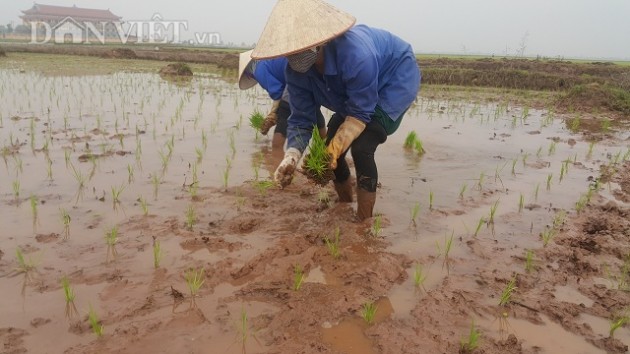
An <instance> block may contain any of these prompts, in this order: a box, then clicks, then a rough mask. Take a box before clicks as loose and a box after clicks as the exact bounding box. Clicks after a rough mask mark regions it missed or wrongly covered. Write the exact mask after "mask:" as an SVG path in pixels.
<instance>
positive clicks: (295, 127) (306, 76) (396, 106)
mask: <svg viewBox="0 0 630 354" xmlns="http://www.w3.org/2000/svg"><path fill="white" fill-rule="evenodd" d="M323 50H324V73H323V75H321V74H320V73H319V72H318V71H317V69H316V68H315V66H313V67H312V68H310V69H309V70H308V71H307V72H306V73H298V72H296V71H294V70H292V69H291V68H290V67H289V66H287V70H286V79H287V85H288V91H289V96H290V97H291V100H290V104H291V116H290V117H289V120H288V130H287V135H288V137H287V138H288V147H294V148H297V149H299V150H300V151H304V150H305V149H306V146H307V145H308V142H309V140H310V137H311V133H312V129H313V125H314V124H315V123H316V114H315V110H316V109H318V108H319V107H320V106H324V107H326V108H328V109H330V110H331V111H334V112H336V113H338V114H341V115H343V116H353V117H356V118H358V119H360V120H362V121H363V122H366V123H369V122H370V121H371V119H372V117H371V116H372V115H373V114H374V111H375V108H376V106H377V105H378V106H379V107H380V108H381V109H382V110H383V111H385V113H387V115H388V116H389V117H390V119H392V120H394V121H396V120H398V119H399V118H400V117H401V116H402V115H403V113H404V112H405V111H406V110H407V109H408V108H409V106H411V104H412V103H413V101H414V100H415V99H416V96H417V95H418V90H419V89H420V69H419V68H418V64H417V62H416V57H415V54H414V52H413V50H412V48H411V45H409V43H407V42H405V41H403V40H402V39H400V38H398V37H397V36H395V35H393V34H391V33H389V32H387V31H384V30H380V29H376V28H371V27H368V26H365V25H357V26H354V27H352V28H351V29H349V30H348V31H346V32H345V33H344V34H343V35H341V36H339V37H337V38H335V39H333V40H331V41H330V42H328V43H327V44H326V45H325V46H324V49H323Z"/></svg>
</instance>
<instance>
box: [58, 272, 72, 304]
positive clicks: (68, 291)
mask: <svg viewBox="0 0 630 354" xmlns="http://www.w3.org/2000/svg"><path fill="white" fill-rule="evenodd" d="M61 287H62V288H63V295H64V298H65V299H66V303H71V302H73V301H74V298H75V295H74V289H72V286H70V280H68V277H66V276H64V277H63V278H61Z"/></svg>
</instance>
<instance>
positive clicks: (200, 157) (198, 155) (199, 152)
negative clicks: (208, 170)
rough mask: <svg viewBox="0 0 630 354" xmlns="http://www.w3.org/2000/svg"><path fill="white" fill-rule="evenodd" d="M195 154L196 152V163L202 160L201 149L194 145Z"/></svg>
mask: <svg viewBox="0 0 630 354" xmlns="http://www.w3.org/2000/svg"><path fill="white" fill-rule="evenodd" d="M195 154H197V163H201V161H203V150H202V149H201V148H198V147H196V146H195Z"/></svg>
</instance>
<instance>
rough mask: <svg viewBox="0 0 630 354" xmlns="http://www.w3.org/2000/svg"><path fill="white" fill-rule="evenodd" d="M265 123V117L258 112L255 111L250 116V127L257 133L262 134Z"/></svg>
mask: <svg viewBox="0 0 630 354" xmlns="http://www.w3.org/2000/svg"><path fill="white" fill-rule="evenodd" d="M264 122H265V116H263V114H262V113H261V112H260V111H259V110H258V109H256V110H254V112H252V114H251V115H250V116H249V126H250V127H252V128H254V130H256V131H257V132H260V131H261V130H262V127H263V123H264Z"/></svg>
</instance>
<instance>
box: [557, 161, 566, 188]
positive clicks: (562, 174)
mask: <svg viewBox="0 0 630 354" xmlns="http://www.w3.org/2000/svg"><path fill="white" fill-rule="evenodd" d="M566 171H567V166H566V165H565V164H564V163H563V164H562V166H561V167H560V177H558V184H560V183H561V182H562V180H563V179H564V174H565V173H566Z"/></svg>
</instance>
